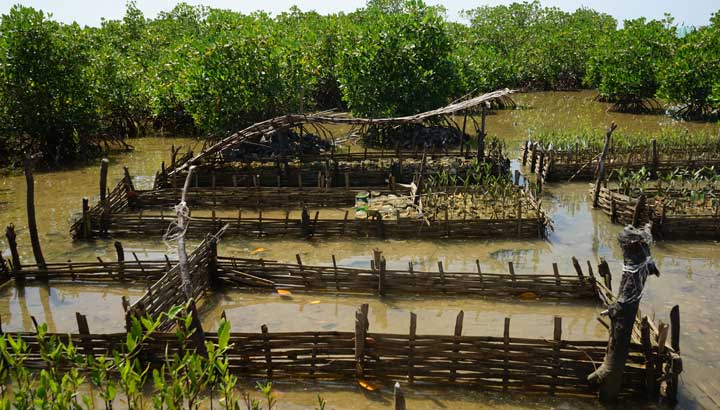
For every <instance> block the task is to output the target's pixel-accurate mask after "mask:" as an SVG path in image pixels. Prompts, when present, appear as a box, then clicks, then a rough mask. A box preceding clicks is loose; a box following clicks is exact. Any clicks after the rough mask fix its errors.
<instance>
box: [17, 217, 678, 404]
mask: <svg viewBox="0 0 720 410" xmlns="http://www.w3.org/2000/svg"><path fill="white" fill-rule="evenodd" d="M222 233H223V232H222V230H221V231H220V232H218V234H217V235H216V236H212V237H208V238H206V240H205V241H203V242H202V243H201V244H200V245H199V246H198V248H197V249H196V250H195V251H194V252H193V253H192V254H191V255H190V256H189V258H188V266H189V267H190V272H191V281H192V288H193V297H194V299H200V298H202V296H203V294H204V291H205V290H206V289H207V288H208V287H210V286H222V284H223V282H225V283H228V282H230V283H231V284H233V285H235V286H237V285H239V286H241V287H242V288H254V287H258V286H261V285H262V286H266V285H272V286H275V287H276V288H277V289H281V288H286V289H293V290H309V291H317V290H327V291H336V292H337V291H339V292H355V291H359V292H367V293H370V292H372V293H378V294H380V295H383V294H385V293H394V292H397V293H404V292H410V293H440V294H472V293H474V292H475V293H477V294H479V295H482V294H496V295H498V296H501V295H504V294H516V293H517V292H520V291H527V292H537V294H538V295H539V296H542V297H545V296H548V297H598V298H599V300H600V301H601V302H602V303H603V304H605V305H609V304H611V303H613V302H614V296H613V294H612V292H611V291H610V287H611V276H610V274H609V272H610V271H609V268H608V266H607V264H606V263H604V262H603V263H601V264H600V265H599V266H598V272H599V274H600V278H602V280H599V279H596V276H595V274H594V273H593V270H592V267H591V265H590V264H589V263H588V275H587V276H585V275H584V274H583V272H582V268H581V267H580V264H579V262H578V261H577V260H576V259H573V265H574V267H575V270H576V276H560V275H559V274H558V273H557V269H556V268H555V267H554V274H553V275H517V274H515V272H514V268H513V266H512V265H509V272H508V274H491V273H482V272H481V271H479V270H478V272H474V273H469V272H468V273H460V272H445V271H444V269H443V268H442V265H441V264H439V265H438V272H432V273H431V272H422V271H415V270H414V269H413V268H412V266H409V269H408V271H407V272H403V271H397V270H387V269H386V268H385V266H386V261H385V260H384V258H382V255H381V254H380V252H375V253H374V258H373V264H372V266H371V268H370V270H366V269H350V268H340V267H337V266H336V264H333V266H331V267H330V266H328V267H322V266H308V265H304V264H303V263H302V261H301V260H300V259H299V258H298V259H297V264H280V263H276V262H273V261H265V260H249V259H242V258H224V257H218V256H217V248H216V241H217V238H218V237H219V236H220V235H222ZM162 263H168V261H167V260H166V261H164V262H162ZM98 264H100V265H102V266H105V265H106V264H105V263H101V262H98ZM153 264H154V265H153ZM88 265H90V264H88ZM160 265H161V262H157V261H155V262H152V264H151V265H148V266H155V267H156V268H157V269H166V266H163V267H162V268H160ZM51 266H55V265H54V264H51ZM80 266H81V265H74V266H73V270H74V269H75V268H76V267H77V268H79V267H80ZM95 266H97V265H95ZM27 269H28V271H32V267H27ZM63 269H65V271H66V270H68V269H69V268H63ZM28 277H30V276H28ZM59 277H63V278H64V277H67V274H66V273H63V274H61V275H60V276H59ZM89 277H91V278H92V277H94V276H93V275H90V276H89ZM106 277H107V278H110V279H118V275H116V274H114V269H112V268H110V269H108V272H107V273H106ZM353 277H354V278H353ZM269 282H270V283H269ZM180 288H181V279H180V274H179V267H178V265H177V264H175V265H174V266H172V267H171V268H170V269H169V270H166V272H165V274H164V275H163V276H162V277H161V278H160V279H158V280H157V281H155V282H154V283H152V284H151V285H150V286H149V289H148V291H147V292H146V293H145V294H144V295H143V296H142V297H141V298H140V299H139V300H138V301H137V302H136V303H134V304H133V305H132V306H129V307H127V310H126V321H129V320H131V319H132V317H138V316H142V315H149V316H150V317H152V318H154V319H160V320H161V326H160V327H159V332H160V333H155V334H153V335H152V336H151V337H150V338H149V339H148V341H147V342H145V343H144V345H142V346H141V347H140V349H141V350H142V354H141V355H139V357H142V358H143V360H145V361H146V363H147V364H149V365H151V366H161V365H163V364H165V358H166V356H165V354H166V352H168V353H170V354H172V353H173V352H178V351H180V350H181V349H183V348H192V347H194V346H193V343H197V341H192V340H190V339H188V340H185V341H184V342H183V343H184V344H183V345H180V343H181V342H179V341H178V339H177V337H176V335H175V334H174V333H163V332H168V331H170V330H171V329H172V327H173V326H174V324H175V323H174V322H173V321H171V320H169V319H168V318H167V317H164V314H165V313H167V312H169V311H170V310H171V308H172V307H173V306H177V305H181V304H183V303H184V302H185V300H184V296H183V294H182V292H180V291H179V289H180ZM673 310H674V311H675V314H674V316H673V314H671V322H672V324H673V326H672V329H669V328H668V326H667V325H664V324H662V323H661V324H660V325H659V326H657V327H656V326H655V325H654V324H653V323H652V322H651V321H650V320H649V319H648V318H647V317H646V316H641V314H640V313H639V314H638V315H639V316H638V320H637V321H636V326H635V329H634V333H633V343H632V344H631V353H630V356H629V358H628V361H627V363H626V369H625V378H624V380H625V382H624V384H623V386H624V390H623V394H624V395H626V396H630V395H639V394H642V395H649V396H653V395H656V394H658V393H659V391H660V389H661V386H660V385H661V384H663V385H664V386H663V387H664V391H667V392H669V395H670V397H671V398H672V397H674V394H676V392H677V383H678V375H679V373H680V372H681V371H682V360H681V358H680V355H679V313H678V312H679V311H676V308H675V309H673ZM463 317H464V314H463V313H462V312H460V313H459V314H458V317H457V319H456V323H455V330H454V332H453V334H452V335H418V334H417V331H416V329H417V321H416V316H415V315H414V314H411V315H410V324H409V331H408V333H407V334H381V333H371V332H370V331H369V321H368V308H367V305H363V306H362V307H361V308H360V309H359V310H358V312H357V313H356V317H355V332H354V333H353V332H317V331H308V332H292V333H289V332H283V333H271V332H270V331H269V329H268V328H267V326H264V325H263V326H262V327H261V331H260V332H259V333H242V334H233V335H232V336H231V339H230V343H231V344H232V348H231V349H230V351H229V352H228V359H229V361H230V369H231V370H232V371H233V372H235V373H237V374H238V375H241V376H243V377H248V378H254V379H257V378H261V379H272V380H281V379H291V380H297V379H311V380H336V381H340V382H352V381H358V380H362V381H365V382H372V383H376V384H378V385H384V384H387V383H393V382H395V381H398V380H400V381H403V380H404V381H407V382H408V383H412V384H416V385H418V386H427V387H430V386H445V385H453V386H467V387H468V388H472V389H478V390H497V391H503V392H515V391H517V392H523V393H540V394H548V395H573V396H587V397H590V396H594V394H595V393H594V390H593V389H592V388H591V387H590V386H588V384H587V381H586V377H587V375H588V374H590V373H591V372H592V371H593V370H594V368H595V366H596V365H597V364H598V363H599V362H601V361H602V357H603V354H604V350H605V347H606V341H604V340H598V341H568V340H563V339H562V319H560V318H559V317H556V318H555V319H554V321H553V326H554V327H553V338H552V340H546V339H531V338H515V337H511V336H510V319H509V318H506V319H505V323H504V327H503V336H502V337H496V336H462V327H463ZM77 318H78V329H79V333H78V334H72V335H55V336H57V337H59V338H61V339H63V338H64V339H63V340H67V339H68V338H69V339H71V340H72V341H73V343H74V344H75V345H76V346H78V347H79V349H80V352H81V353H84V354H89V355H95V356H98V355H103V354H105V355H106V354H108V353H109V351H110V350H112V349H116V350H120V351H121V350H122V349H123V347H122V344H123V343H124V341H125V340H126V335H125V334H124V333H116V334H107V335H106V334H92V333H91V332H90V330H89V329H88V326H87V320H86V319H84V316H83V315H81V314H78V315H77ZM673 318H674V319H673ZM669 330H672V337H671V338H670V342H669V345H668V341H667V338H668V333H669ZM204 336H205V340H210V341H213V340H215V338H216V337H217V335H215V334H213V333H205V334H204ZM13 337H22V338H23V339H25V340H26V342H27V343H28V344H29V346H30V357H29V360H28V362H27V363H28V364H27V365H28V366H31V367H44V366H46V364H45V363H44V362H43V360H42V358H41V357H40V355H39V344H38V342H37V336H36V335H34V334H32V333H21V334H13Z"/></svg>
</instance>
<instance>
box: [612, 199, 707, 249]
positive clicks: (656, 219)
mask: <svg viewBox="0 0 720 410" xmlns="http://www.w3.org/2000/svg"><path fill="white" fill-rule="evenodd" d="M656 194H657V190H654V189H646V190H644V195H645V197H644V198H643V199H642V200H641V199H640V198H641V194H639V193H635V194H631V195H625V194H624V193H622V192H620V190H619V189H617V188H615V189H613V188H608V187H601V188H600V195H599V197H598V208H599V209H600V210H602V211H603V212H604V213H605V214H607V215H608V216H610V220H611V221H612V222H614V223H619V224H630V223H633V221H637V222H639V223H646V222H649V221H651V222H652V223H653V227H652V228H653V236H655V237H657V238H660V239H665V240H672V239H715V240H716V239H720V214H718V208H715V209H709V208H700V207H698V208H696V209H694V210H692V211H691V212H693V213H685V212H684V211H672V212H670V211H669V210H668V202H667V201H661V200H658V201H656V200H655V195H656ZM690 206H691V207H692V204H691V205H690Z"/></svg>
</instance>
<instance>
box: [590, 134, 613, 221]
mask: <svg viewBox="0 0 720 410" xmlns="http://www.w3.org/2000/svg"><path fill="white" fill-rule="evenodd" d="M615 128H617V124H615V121H613V122H612V123H611V124H610V128H609V129H608V131H607V133H606V134H605V145H603V150H602V153H601V154H600V162H598V169H597V180H596V181H595V191H594V192H593V208H597V207H598V199H599V198H600V186H601V185H602V181H603V180H604V179H605V158H606V157H607V153H608V150H609V149H610V138H611V137H612V133H613V131H615Z"/></svg>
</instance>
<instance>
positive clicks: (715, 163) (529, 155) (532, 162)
mask: <svg viewBox="0 0 720 410" xmlns="http://www.w3.org/2000/svg"><path fill="white" fill-rule="evenodd" d="M601 150H602V148H599V149H597V150H596V149H581V148H576V149H569V150H568V149H565V150H560V149H552V148H544V147H542V144H540V143H539V142H533V141H526V142H525V144H524V145H523V147H522V148H521V154H522V157H521V159H522V164H523V166H529V168H530V172H532V173H536V174H538V176H540V177H541V178H542V179H543V181H548V182H555V181H568V180H570V179H572V180H574V181H590V180H593V179H594V178H595V177H596V172H597V168H598V163H599V160H600V151H601ZM704 167H716V168H718V167H720V144H718V143H713V144H708V145H698V146H683V147H678V148H669V147H660V148H658V147H657V144H656V143H654V142H649V143H648V145H647V146H645V147H637V148H633V149H616V148H614V147H612V146H611V147H610V150H609V151H608V157H607V159H606V161H605V169H606V171H607V172H608V175H609V174H610V172H612V171H613V170H616V169H620V168H624V169H626V170H631V171H637V170H640V169H641V168H645V169H647V170H648V171H650V172H651V174H653V175H655V174H657V173H658V172H663V173H665V172H671V171H673V170H675V169H677V168H687V169H700V168H704Z"/></svg>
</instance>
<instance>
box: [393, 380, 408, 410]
mask: <svg viewBox="0 0 720 410" xmlns="http://www.w3.org/2000/svg"><path fill="white" fill-rule="evenodd" d="M393 401H394V402H395V410H406V407H405V395H404V394H403V392H402V390H401V389H400V383H398V382H395V388H394V389H393Z"/></svg>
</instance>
